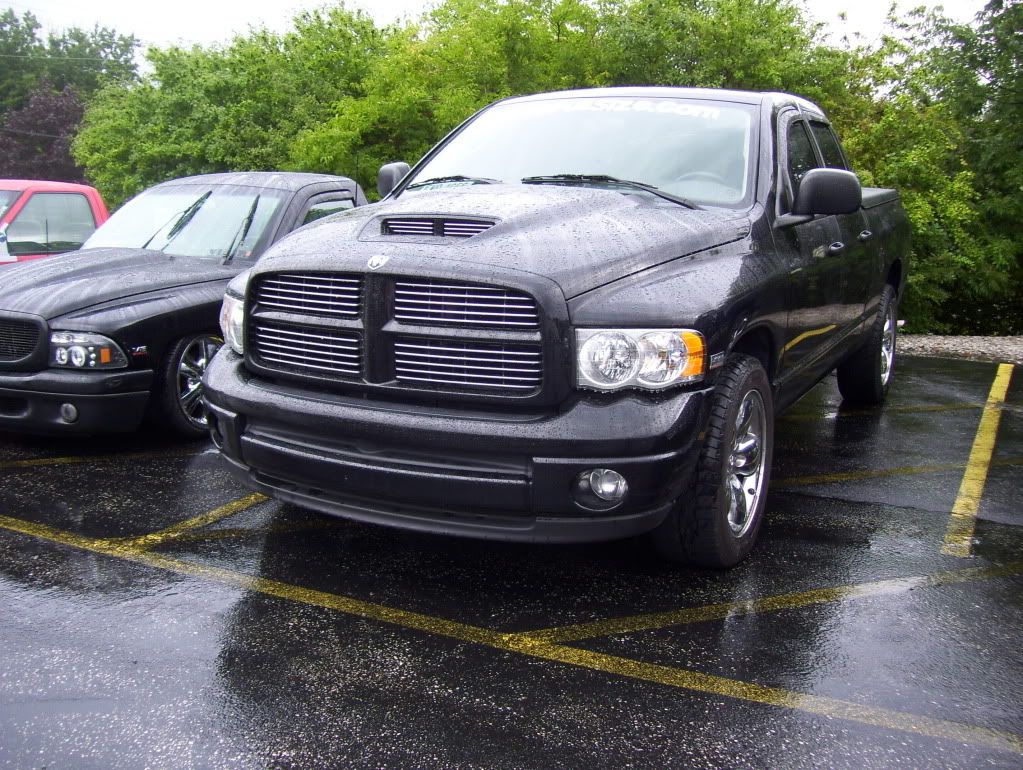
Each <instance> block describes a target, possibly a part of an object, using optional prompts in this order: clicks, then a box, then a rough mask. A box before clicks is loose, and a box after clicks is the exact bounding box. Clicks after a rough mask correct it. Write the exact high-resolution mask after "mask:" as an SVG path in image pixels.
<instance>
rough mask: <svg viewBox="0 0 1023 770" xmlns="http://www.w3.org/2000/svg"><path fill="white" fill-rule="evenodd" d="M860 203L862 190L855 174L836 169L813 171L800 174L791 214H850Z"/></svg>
mask: <svg viewBox="0 0 1023 770" xmlns="http://www.w3.org/2000/svg"><path fill="white" fill-rule="evenodd" d="M862 202H863V188H862V187H861V186H860V180H859V179H858V178H857V176H856V174H854V173H852V172H851V171H844V170H842V169H838V168H815V169H811V170H810V171H807V172H806V174H804V175H803V179H802V181H801V182H800V183H799V193H798V194H797V195H796V203H795V205H794V206H793V207H792V213H793V214H796V215H801V214H802V215H807V214H808V215H811V216H812V215H815V214H851V213H853V212H854V211H856V210H857V209H858V208H859V207H860V204H861V203H862Z"/></svg>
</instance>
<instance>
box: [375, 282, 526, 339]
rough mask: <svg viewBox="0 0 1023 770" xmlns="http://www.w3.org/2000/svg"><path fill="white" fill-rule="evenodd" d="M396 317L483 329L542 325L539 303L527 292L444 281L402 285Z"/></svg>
mask: <svg viewBox="0 0 1023 770" xmlns="http://www.w3.org/2000/svg"><path fill="white" fill-rule="evenodd" d="M394 317H395V319H396V320H398V321H402V322H405V323H417V324H427V323H430V324H443V325H449V326H472V327H483V328H486V327H492V328H502V327H517V328H521V329H526V328H536V327H537V326H539V322H540V321H539V315H538V313H537V308H536V300H534V299H533V298H532V297H531V296H529V295H528V294H526V293H525V292H521V291H517V290H515V289H505V288H500V287H496V286H478V285H475V284H469V283H451V282H440V281H398V282H397V283H396V284H395V291H394Z"/></svg>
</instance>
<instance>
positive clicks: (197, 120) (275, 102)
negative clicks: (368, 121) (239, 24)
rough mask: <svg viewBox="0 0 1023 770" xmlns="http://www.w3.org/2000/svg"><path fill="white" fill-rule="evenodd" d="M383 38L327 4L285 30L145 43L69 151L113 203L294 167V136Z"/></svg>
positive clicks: (354, 82)
mask: <svg viewBox="0 0 1023 770" xmlns="http://www.w3.org/2000/svg"><path fill="white" fill-rule="evenodd" d="M382 40H383V34H382V33H381V32H380V31H379V30H377V29H376V28H375V27H374V26H373V24H372V22H371V21H370V20H369V19H368V18H367V17H366V16H364V15H363V14H361V13H350V12H348V11H345V10H344V9H343V8H341V7H336V8H333V9H331V10H329V11H322V12H321V11H316V12H313V13H305V14H302V15H301V16H299V17H298V18H297V19H296V20H295V30H294V31H293V32H291V33H289V34H286V35H277V34H274V33H271V32H268V31H266V30H254V31H252V32H251V33H250V34H249V35H247V36H239V37H237V38H235V39H234V41H233V42H231V43H230V44H229V45H227V46H224V47H212V48H201V47H198V46H196V47H193V48H188V49H185V48H179V47H171V48H168V49H164V50H161V49H156V48H151V49H149V50H148V51H147V53H146V58H147V60H148V62H149V65H150V67H151V69H152V72H151V74H149V75H147V76H146V77H144V78H142V80H141V81H139V82H137V83H132V84H128V85H123V84H111V85H110V86H108V87H106V88H104V89H103V90H101V91H100V92H99V93H98V94H97V95H96V97H95V98H94V99H93V101H92V103H91V105H90V107H89V110H88V112H87V114H86V118H85V121H84V124H83V126H82V129H81V131H80V133H79V135H78V137H77V139H76V141H75V145H74V150H75V154H76V157H77V158H78V160H79V161H80V162H81V163H82V164H83V165H84V166H85V167H86V168H87V169H88V171H89V176H90V178H91V179H92V180H93V181H94V182H95V183H96V185H97V186H98V187H99V188H100V190H101V191H102V192H103V194H104V196H105V197H107V199H108V200H109V201H110V202H112V203H113V204H114V205H116V204H118V203H120V202H121V201H123V200H124V199H125V198H127V197H129V196H131V195H133V194H135V193H137V192H139V191H140V190H142V189H144V188H145V187H148V186H150V185H152V184H155V183H157V182H160V181H163V180H165V179H170V178H174V177H179V176H186V175H189V174H200V173H209V172H215V171H229V170H234V169H247V170H271V169H278V168H291V167H294V164H293V163H291V148H292V144H293V141H294V137H295V136H296V135H297V134H298V133H299V132H300V131H301V130H302V129H303V128H304V127H306V126H308V125H314V124H317V123H319V122H322V121H325V120H327V119H329V117H330V116H331V115H332V114H333V109H334V105H335V104H336V103H337V102H338V101H339V100H341V99H343V98H344V97H346V96H349V95H351V94H353V93H357V92H358V91H359V89H360V87H361V83H362V82H363V80H364V78H365V75H366V71H367V68H368V66H369V62H370V61H371V60H373V59H374V58H376V57H377V56H378V51H379V49H380V47H381V45H382Z"/></svg>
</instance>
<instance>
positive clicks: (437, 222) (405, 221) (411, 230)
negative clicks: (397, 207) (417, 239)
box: [380, 217, 496, 238]
mask: <svg viewBox="0 0 1023 770" xmlns="http://www.w3.org/2000/svg"><path fill="white" fill-rule="evenodd" d="M495 224H496V222H493V221H491V220H487V219H461V218H460V219H453V218H451V217H388V218H387V219H383V220H381V222H380V234H381V235H418V236H426V237H440V238H471V237H472V236H474V235H479V234H480V233H482V232H484V231H486V230H489V229H490V228H491V227H493V226H494V225H495Z"/></svg>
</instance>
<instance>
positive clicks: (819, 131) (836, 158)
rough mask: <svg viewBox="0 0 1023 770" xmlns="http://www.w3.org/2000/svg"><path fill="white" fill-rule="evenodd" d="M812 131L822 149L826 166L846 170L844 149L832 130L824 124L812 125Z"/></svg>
mask: <svg viewBox="0 0 1023 770" xmlns="http://www.w3.org/2000/svg"><path fill="white" fill-rule="evenodd" d="M810 130H811V131H812V132H813V137H814V139H816V140H817V145H818V146H819V147H820V148H821V155H823V156H824V165H825V166H827V167H828V168H846V165H845V158H843V157H842V147H841V145H839V143H838V139H836V138H835V134H834V133H833V132H832V130H831V129H830V128H829V127H828V126H826V125H825V124H823V123H811V124H810Z"/></svg>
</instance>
